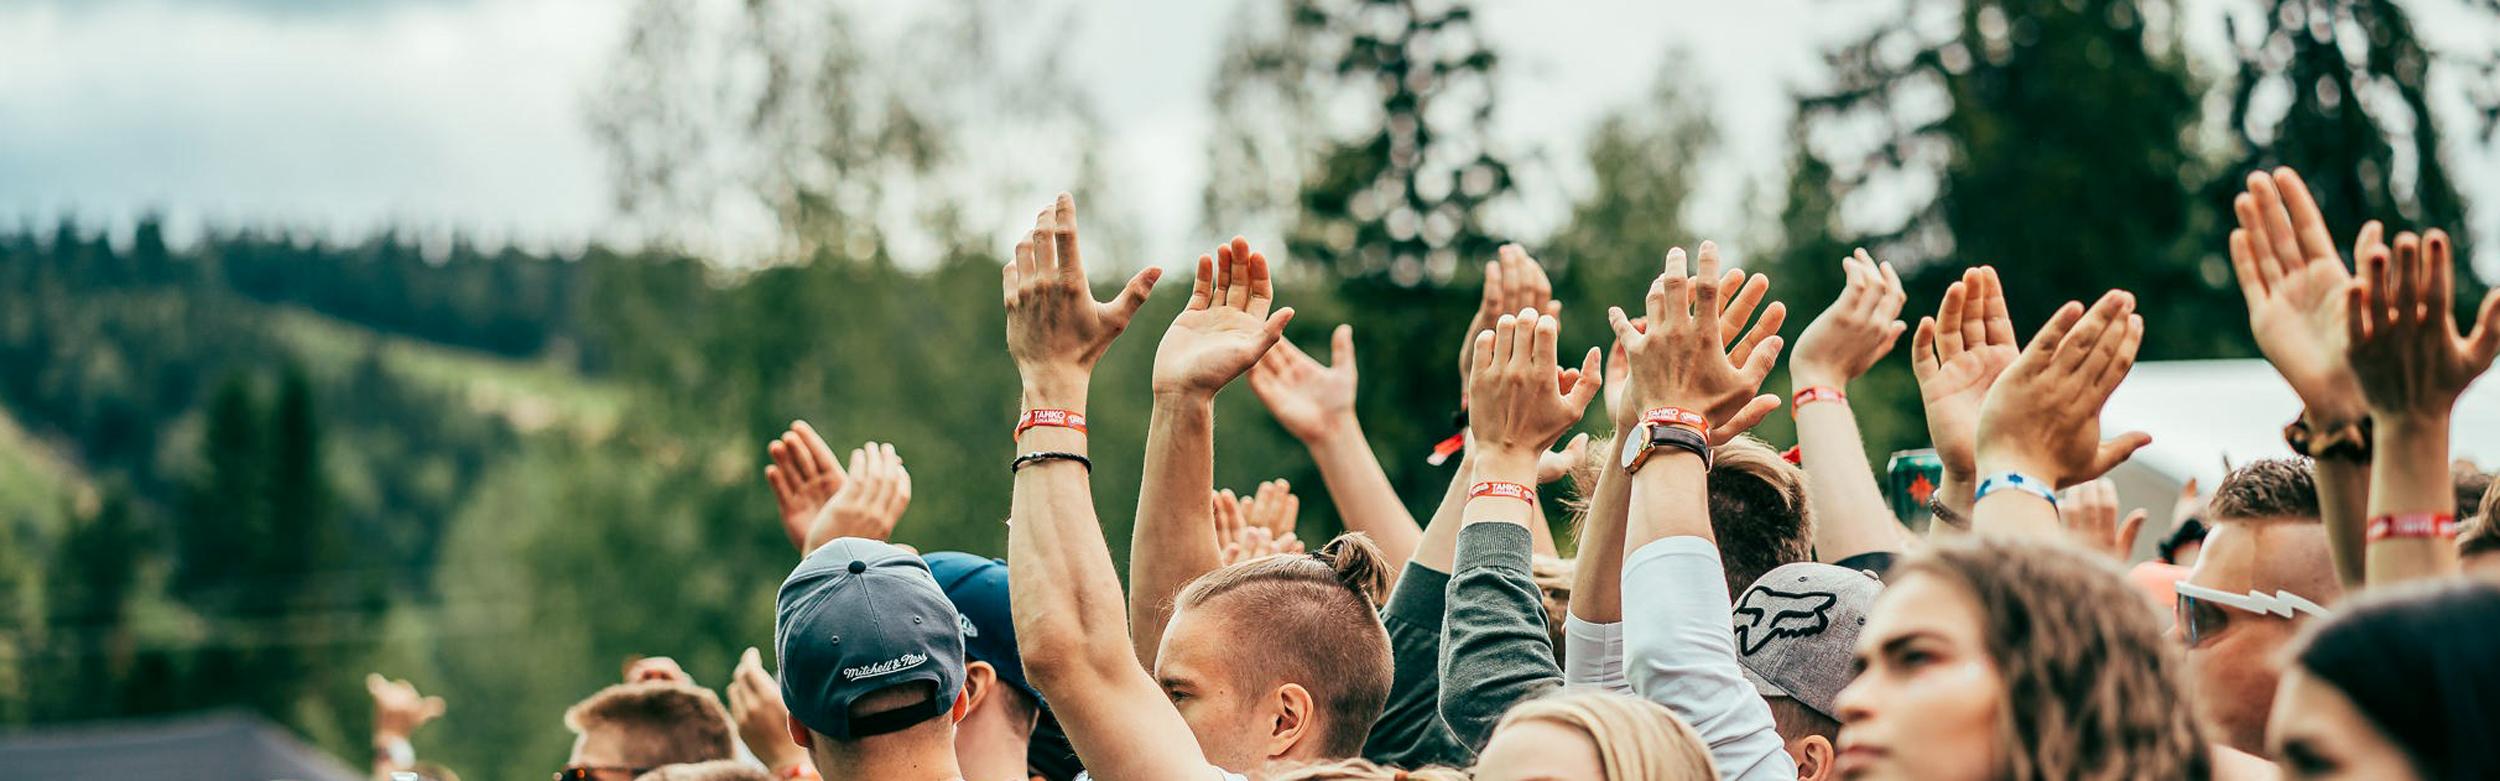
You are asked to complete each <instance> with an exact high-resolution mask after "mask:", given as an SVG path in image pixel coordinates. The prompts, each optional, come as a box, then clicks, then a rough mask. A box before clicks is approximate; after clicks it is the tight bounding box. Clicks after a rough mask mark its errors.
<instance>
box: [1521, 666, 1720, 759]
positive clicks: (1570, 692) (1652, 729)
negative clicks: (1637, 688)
mask: <svg viewBox="0 0 2500 781" xmlns="http://www.w3.org/2000/svg"><path fill="white" fill-rule="evenodd" d="M1524 721H1543V722H1547V723H1550V724H1556V725H1560V726H1563V727H1568V728H1571V729H1575V730H1579V731H1580V732H1581V733H1583V734H1586V735H1588V737H1589V742H1591V743H1594V744H1596V746H1597V759H1598V765H1599V766H1600V767H1602V768H1604V769H1605V771H1606V775H1605V777H1606V778H1607V779H1608V781H1705V779H1715V778H1718V777H1719V772H1718V770H1717V769H1716V767H1715V766H1714V765H1713V764H1712V763H1711V761H1710V747H1709V745H1708V744H1705V743H1703V742H1702V741H1701V735H1700V734H1699V733H1696V732H1694V731H1693V728H1692V726H1690V725H1687V724H1685V723H1684V720H1683V719H1679V718H1676V716H1675V713H1674V712H1672V711H1669V710H1667V709H1666V707H1665V706H1662V705H1659V704H1658V703H1655V702H1650V701H1648V700H1645V699H1641V698H1639V697H1634V696H1631V695H1628V694H1619V693H1616V692H1610V691H1602V690H1598V689H1574V688H1566V689H1557V690H1555V691H1554V692H1553V693H1550V694H1547V695H1545V696H1543V697H1538V698H1536V699H1532V700H1529V701H1527V702H1522V703H1520V704H1518V705H1517V706H1514V707H1512V708H1511V709H1510V712H1508V713H1504V714H1502V721H1501V723H1500V724H1497V725H1494V727H1493V732H1494V733H1495V734H1497V735H1498V734H1500V733H1501V731H1502V730H1505V729H1509V728H1510V726H1511V725H1513V724H1517V723H1520V722H1524Z"/></svg>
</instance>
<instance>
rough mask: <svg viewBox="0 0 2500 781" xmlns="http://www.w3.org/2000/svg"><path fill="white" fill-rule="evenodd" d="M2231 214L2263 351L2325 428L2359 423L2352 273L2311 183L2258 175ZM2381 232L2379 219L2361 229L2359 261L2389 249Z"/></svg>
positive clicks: (2235, 258) (2234, 265)
mask: <svg viewBox="0 0 2500 781" xmlns="http://www.w3.org/2000/svg"><path fill="white" fill-rule="evenodd" d="M2231 209H2232V211H2233V212H2234V213H2236V214H2237V215H2238V216H2239V222H2240V227H2239V228H2237V229H2235V230H2233V231H2231V242H2230V247H2231V271H2232V274H2233V276H2236V277H2238V278H2239V283H2240V295H2241V297H2243V298H2245V299H2246V300H2247V301H2248V327H2249V330H2250V332H2252V333H2253V334H2254V335H2255V336H2256V337H2257V350H2258V352H2260V353H2263V354H2265V356H2266V361H2267V362H2268V363H2271V364H2273V365H2274V369H2275V371H2277V372H2280V373H2281V374H2282V375H2283V379H2284V381H2285V382H2287V383H2290V384H2291V386H2292V391H2293V392H2294V393H2297V394H2299V395H2300V400H2301V403H2302V404H2305V405H2307V406H2308V408H2309V410H2310V412H2311V413H2312V414H2313V415H2317V416H2319V417H2321V421H2320V422H2321V423H2324V424H2327V425H2328V426H2330V427H2331V426H2333V425H2339V424H2340V423H2342V422H2349V421H2352V420H2354V419H2357V418H2359V417H2360V416H2361V415H2362V413H2363V412H2364V409H2363V407H2362V401H2361V386H2360V380H2359V378H2357V377H2355V376H2354V375H2353V372H2352V369H2351V367H2350V366H2348V365H2346V364H2345V363H2344V361H2342V360H2341V359H2340V358H2341V356H2342V355H2343V354H2344V351H2345V349H2346V344H2345V343H2346V340H2347V337H2346V334H2347V327H2346V324H2345V315H2344V309H2343V307H2342V306H2341V305H2340V304H2341V299H2342V298H2343V296H2344V294H2345V292H2346V291H2347V290H2349V289H2350V288H2351V287H2352V284H2353V276H2352V272H2350V271H2347V270H2345V268H2344V260H2343V259H2342V258H2339V257H2336V255H2335V238H2334V236H2333V235H2331V234H2329V233H2328V232H2327V228H2326V217H2325V216H2324V215H2322V214H2320V213H2319V211H2318V205H2317V202H2316V201H2315V200H2312V199H2311V198H2310V197H2309V185H2308V184H2306V183H2304V182H2302V181H2301V179H2300V175H2299V174H2297V173H2293V172H2292V169H2290V168H2277V169H2274V173H2272V174H2271V175H2269V174H2265V173H2258V172H2252V173H2250V174H2249V175H2248V191H2247V192H2244V193H2241V194H2240V195H2239V196H2238V197H2236V198H2233V199H2232V200H2231ZM2381 230H2382V228H2380V226H2379V224H2378V223H2377V222H2376V221H2372V222H2370V223H2368V224H2366V225H2363V226H2361V233H2360V235H2359V236H2358V237H2356V238H2355V240H2354V249H2353V255H2354V257H2355V258H2359V257H2362V256H2363V255H2366V254H2369V252H2370V250H2371V248H2372V247H2383V246H2384V245H2383V244H2381V243H2380V239H2379V237H2380V232H2381Z"/></svg>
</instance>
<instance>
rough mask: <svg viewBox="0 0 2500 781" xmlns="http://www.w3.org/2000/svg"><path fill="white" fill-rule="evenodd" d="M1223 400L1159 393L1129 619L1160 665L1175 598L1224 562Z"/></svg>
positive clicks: (1142, 490) (1140, 493)
mask: <svg viewBox="0 0 2500 781" xmlns="http://www.w3.org/2000/svg"><path fill="white" fill-rule="evenodd" d="M1214 490H1215V404H1214V399H1212V398H1200V397H1196V396H1186V395H1178V394H1170V395H1167V394H1162V393H1158V394H1156V395H1155V401H1154V411H1153V412H1152V419H1151V420H1150V421H1149V422H1148V424H1147V429H1146V462H1145V468H1144V482H1143V483H1142V484H1140V485H1139V486H1138V490H1137V523H1136V526H1135V532H1134V534H1133V536H1132V537H1131V538H1130V544H1129V595H1128V613H1129V625H1130V627H1131V628H1132V629H1133V630H1134V631H1135V632H1136V638H1135V643H1136V651H1137V660H1138V662H1139V663H1141V664H1143V665H1145V666H1146V667H1148V668H1152V667H1153V666H1154V659H1155V649H1156V648H1157V647H1159V646H1160V645H1161V643H1162V641H1163V626H1164V624H1165V623H1166V622H1168V621H1170V620H1171V603H1172V598H1173V597H1175V596H1177V595H1179V594H1180V590H1181V587H1183V586H1186V585H1188V584H1189V581H1191V580H1193V579H1196V578H1197V577H1198V576H1199V575H1203V574H1206V573H1208V572H1210V571H1213V570H1214V569H1215V568H1217V567H1220V566H1223V560H1222V553H1221V552H1220V543H1218V542H1217V541H1216V539H1215V518H1214V512H1215V510H1214V508H1213V507H1212V506H1211V505H1209V503H1208V498H1207V497H1209V496H1210V495H1212V494H1213V492H1214Z"/></svg>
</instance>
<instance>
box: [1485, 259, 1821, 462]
mask: <svg viewBox="0 0 2500 781" xmlns="http://www.w3.org/2000/svg"><path fill="white" fill-rule="evenodd" d="M1700 258H1701V264H1700V265H1701V267H1700V272H1701V273H1700V276H1699V277H1698V279H1696V278H1694V277H1687V276H1685V271H1684V267H1685V262H1684V261H1685V258H1684V250H1683V248H1681V247H1678V248H1676V249H1673V250H1670V251H1668V252H1667V261H1666V265H1665V270H1664V273H1662V274H1660V275H1659V277H1658V278H1657V279H1655V280H1653V281H1651V282H1650V286H1649V295H1648V298H1647V301H1646V303H1647V307H1648V316H1647V318H1645V319H1646V321H1647V325H1646V327H1640V326H1634V325H1633V324H1632V319H1631V317H1630V316H1627V315H1625V314H1624V313H1623V309H1622V308H1621V307H1610V308H1608V309H1607V310H1606V318H1607V321H1608V322H1609V323H1611V324H1612V325H1613V326H1614V329H1615V339H1617V340H1618V341H1621V342H1622V343H1623V346H1624V354H1625V356H1626V358H1628V359H1629V362H1630V363H1631V372H1630V373H1631V382H1632V387H1633V389H1634V391H1633V394H1632V396H1631V397H1630V398H1629V401H1632V402H1634V407H1635V408H1636V409H1637V410H1647V409H1654V408H1658V407H1681V408H1684V409H1688V410H1693V411H1696V412H1700V413H1701V414H1702V415H1703V416H1705V417H1708V418H1709V419H1710V425H1711V430H1710V440H1711V443H1712V444H1719V443H1723V442H1726V441H1727V440H1729V439H1733V438H1735V436H1736V435H1737V434H1741V433H1744V432H1745V431H1746V430H1747V429H1751V428H1753V427H1754V425H1755V424H1757V423H1761V422H1762V419H1763V418H1764V417H1765V416H1768V415H1770V414H1771V410H1774V409H1778V408H1779V397H1777V396H1772V395H1768V394H1760V395H1757V392H1758V391H1760V390H1761V389H1762V380H1763V378H1764V377H1767V376H1769V375H1770V373H1771V365H1772V363H1773V362H1775V361H1777V360H1778V359H1779V352H1780V348H1781V346H1782V345H1783V342H1782V341H1781V339H1780V337H1778V336H1777V335H1766V336H1765V337H1764V338H1763V340H1762V341H1761V342H1759V343H1758V345H1757V346H1750V347H1749V346H1748V345H1747V344H1745V343H1743V342H1740V343H1739V344H1738V345H1737V349H1736V350H1735V351H1731V352H1721V350H1722V348H1723V346H1724V345H1726V344H1727V339H1726V338H1725V334H1726V333H1727V330H1726V329H1727V326H1726V324H1725V321H1724V319H1723V318H1722V317H1721V316H1720V314H1719V312H1720V307H1719V298H1720V290H1721V287H1720V286H1719V285H1715V284H1710V283H1709V282H1708V280H1710V279H1712V278H1714V277H1717V276H1718V275H1719V248H1718V245H1717V244H1714V243H1712V242H1707V241H1705V242H1702V244H1701V252H1700ZM1773 306H1774V307H1776V306H1777V305H1776V304H1774V305H1773ZM1768 317H1769V316H1768V315H1766V316H1765V319H1766V320H1767V319H1768ZM1749 339H1750V337H1749ZM1740 352H1741V353H1743V355H1742V356H1739V355H1738V353H1740ZM1740 361H1741V362H1740ZM1633 414H1639V413H1638V412H1637V411H1636V412H1634V413H1633ZM1471 419H1472V418H1471Z"/></svg>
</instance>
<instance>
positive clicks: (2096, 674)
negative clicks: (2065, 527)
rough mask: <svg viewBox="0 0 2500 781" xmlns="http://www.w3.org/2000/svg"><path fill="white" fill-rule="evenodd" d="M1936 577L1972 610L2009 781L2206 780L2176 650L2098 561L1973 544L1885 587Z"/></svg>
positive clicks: (2200, 736) (2200, 735) (2016, 545)
mask: <svg viewBox="0 0 2500 781" xmlns="http://www.w3.org/2000/svg"><path fill="white" fill-rule="evenodd" d="M1915 575H1925V576H1928V577H1935V578H1940V579H1943V580H1945V581H1946V582H1949V583H1952V584H1954V585H1955V586H1957V587H1959V588H1961V589H1963V590H1964V591H1965V592H1966V593H1969V594H1970V595H1971V597H1972V599H1973V600H1974V601H1976V602H1978V603H1979V616H1980V638H1981V642H1982V643H1984V644H1985V645H1986V647H1987V653H1988V656H1989V657H1990V658H1991V659H1992V660H1994V661H1995V663H1996V669H1997V674H1998V676H1999V677H2000V683H2002V684H2003V686H2004V687H2005V707H2004V708H2003V709H2001V711H2000V712H1999V714H1998V717H1997V729H1996V731H1997V742H1998V744H1999V745H2002V746H2004V755H2005V762H2006V766H2005V767H2003V768H2000V769H1999V772H1998V774H1997V775H1998V777H2000V778H2006V779H2015V780H2016V781H2051V780H2057V781H2063V780H2064V779H2093V780H2096V781H2098V780H2101V779H2107V780H2109V781H2118V780H2119V779H2138V778H2180V779H2205V778H2209V777H2211V776H2212V774H2213V767H2212V759H2211V758H2210V757H2209V756H2208V755H2207V754H2206V747H2205V743H2206V740H2205V734H2204V728H2203V727H2201V726H2200V725H2198V724H2197V721H2196V718H2195V717H2194V716H2193V715H2191V713H2190V711H2191V710H2192V709H2189V708H2182V707H2178V704H2179V703H2180V702H2184V701H2185V698H2184V697H2183V696H2182V695H2183V693H2184V692H2183V689H2182V687H2181V685H2180V683H2179V677H2178V675H2179V674H2178V670H2179V664H2180V662H2179V654H2180V649H2179V648H2178V644H2177V643H2175V642H2166V641H2164V639H2163V638H2162V634H2161V627H2160V626H2158V625H2157V622H2156V619H2155V617H2154V615H2153V612H2152V611H2150V610H2147V609H2145V607H2144V598H2143V597H2142V596H2139V595H2138V594H2137V592H2136V591H2135V589H2133V588H2131V587H2129V586H2128V585H2127V581H2126V578H2125V576H2124V575H2123V574H2121V573H2120V572H2119V571H2118V569H2117V568H2116V567H2115V565H2113V564H2112V563H2110V562H2109V561H2107V560H2106V559H2105V558H2102V557H2099V556H2095V555H2092V554H2088V553H2085V552H2083V551H2080V550H2074V549H2069V548H2066V547H2063V546H2059V545H2055V544H2050V543H2044V542H2035V541H2031V540H2018V539H1997V538H1992V537H1975V538H1970V539H1963V540H1956V541H1953V542H1950V543H1946V544H1942V545H1937V546H1935V547H1932V548H1929V549H1928V550H1927V551H1925V552H1922V553H1919V554H1917V555H1914V556H1912V557H1910V558H1908V559H1905V560H1903V561H1902V563H1901V564H1900V565H1899V566H1897V567H1895V568H1894V569H1893V572H1892V578H1891V580H1892V582H1895V583H1898V582H1901V580H1902V579H1903V578H1908V577H1911V576H1915Z"/></svg>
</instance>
